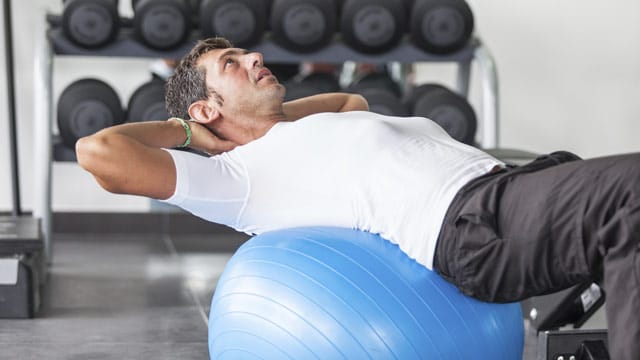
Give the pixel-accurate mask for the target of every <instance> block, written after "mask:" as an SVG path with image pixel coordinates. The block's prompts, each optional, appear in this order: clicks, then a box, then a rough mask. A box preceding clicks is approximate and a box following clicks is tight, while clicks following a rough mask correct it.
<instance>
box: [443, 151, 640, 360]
mask: <svg viewBox="0 0 640 360" xmlns="http://www.w3.org/2000/svg"><path fill="white" fill-rule="evenodd" d="M569 160H574V158H572V156H571V154H569V153H554V154H551V155H549V156H546V157H544V158H541V159H538V160H536V161H533V162H532V163H530V164H527V165H524V166H521V167H517V168H514V169H508V170H504V171H501V172H498V173H495V174H489V175H486V176H483V177H480V178H478V179H476V180H474V181H471V182H470V183H469V184H467V185H465V187H463V189H461V190H460V192H459V193H458V194H457V196H456V198H455V199H454V201H453V203H452V204H451V205H450V207H449V210H448V212H447V215H446V217H445V220H444V223H443V227H442V230H441V233H440V238H439V240H438V245H437V249H436V255H435V259H434V268H435V270H436V271H437V272H439V273H440V274H441V275H442V276H443V277H444V278H445V279H447V280H448V281H450V282H452V283H453V284H455V285H456V286H457V287H458V288H459V289H460V290H461V291H462V292H463V293H465V294H467V295H470V296H472V297H475V298H478V299H480V300H484V301H490V302H513V301H519V300H522V299H525V298H528V297H531V296H535V295H542V294H547V293H551V292H555V291H558V290H561V289H564V288H567V287H570V286H573V285H576V284H578V283H582V282H585V281H590V280H594V279H604V284H603V285H604V289H605V291H606V293H607V302H606V311H607V321H608V328H609V351H610V354H611V358H612V359H617V360H624V359H633V360H637V359H640V154H630V155H621V156H612V157H606V158H597V159H590V160H577V161H569Z"/></svg>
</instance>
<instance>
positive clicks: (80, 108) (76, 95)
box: [58, 79, 125, 149]
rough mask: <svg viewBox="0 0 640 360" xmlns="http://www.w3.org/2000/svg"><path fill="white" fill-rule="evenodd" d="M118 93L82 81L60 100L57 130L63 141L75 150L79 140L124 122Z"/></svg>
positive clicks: (94, 82)
mask: <svg viewBox="0 0 640 360" xmlns="http://www.w3.org/2000/svg"><path fill="white" fill-rule="evenodd" d="M124 119H125V116H124V110H123V109H122V105H121V103H120V98H119V97H118V94H117V93H116V92H115V90H113V88H112V87H111V86H109V85H108V84H107V83H105V82H104V81H101V80H98V79H80V80H77V81H75V82H73V83H71V84H70V85H69V86H67V87H66V88H65V89H64V91H63V92H62V94H61V95H60V97H59V98H58V129H59V130H60V136H61V137H62V142H63V143H64V145H65V146H66V147H68V148H71V149H74V148H75V144H76V141H78V139H79V138H81V137H83V136H87V135H91V134H94V133H95V132H97V131H99V130H101V129H104V128H107V127H109V126H113V125H117V124H121V123H122V122H124Z"/></svg>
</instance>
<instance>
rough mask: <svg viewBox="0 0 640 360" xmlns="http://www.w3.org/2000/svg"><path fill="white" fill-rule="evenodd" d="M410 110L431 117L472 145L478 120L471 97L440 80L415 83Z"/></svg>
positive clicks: (408, 104) (409, 101)
mask: <svg viewBox="0 0 640 360" xmlns="http://www.w3.org/2000/svg"><path fill="white" fill-rule="evenodd" d="M405 104H406V107H407V110H408V111H409V113H410V114H413V115H414V116H421V117H425V118H428V119H431V120H433V121H435V122H436V123H438V125H440V126H442V128H444V130H445V131H446V132H447V133H448V134H449V135H450V136H451V137H452V138H454V139H456V140H458V141H460V142H463V143H465V144H469V145H472V144H473V141H474V139H475V136H476V130H477V127H478V121H477V119H476V114H475V112H474V111H473V108H472V107H471V105H470V104H469V102H467V100H466V99H465V98H464V97H462V96H460V95H458V94H456V93H454V92H453V91H451V90H449V89H447V88H446V87H444V86H442V85H438V84H424V85H420V86H418V87H415V88H414V89H413V90H412V91H411V93H410V94H409V96H408V98H407V99H406V102H405Z"/></svg>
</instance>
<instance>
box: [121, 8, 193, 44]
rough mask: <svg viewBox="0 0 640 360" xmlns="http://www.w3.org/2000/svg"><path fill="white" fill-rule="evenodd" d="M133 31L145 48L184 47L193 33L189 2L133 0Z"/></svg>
mask: <svg viewBox="0 0 640 360" xmlns="http://www.w3.org/2000/svg"><path fill="white" fill-rule="evenodd" d="M131 5H132V6H133V12H134V17H133V27H134V29H135V32H136V35H137V36H138V38H139V39H140V41H142V42H143V43H144V44H145V45H147V46H149V47H151V48H154V49H158V50H168V49H172V48H175V47H177V46H178V45H180V44H182V43H183V42H184V41H185V40H186V38H187V36H188V35H189V32H190V31H191V27H192V23H191V5H190V4H189V2H188V0H132V2H131Z"/></svg>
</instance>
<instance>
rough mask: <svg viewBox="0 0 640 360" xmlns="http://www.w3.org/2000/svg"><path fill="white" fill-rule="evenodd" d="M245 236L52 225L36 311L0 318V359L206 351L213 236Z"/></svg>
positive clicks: (217, 267) (221, 261) (218, 264)
mask: <svg viewBox="0 0 640 360" xmlns="http://www.w3.org/2000/svg"><path fill="white" fill-rule="evenodd" d="M244 239H245V237H244V236H243V235H233V234H214V235H211V236H203V235H200V236H197V235H157V234H156V235H149V234H146V235H145V234H142V235H141V234H136V235H113V234H111V235H105V234H56V235H55V237H54V242H53V243H54V247H53V258H52V260H53V261H52V265H51V267H50V270H49V279H48V282H47V285H46V286H45V288H44V289H45V292H44V296H43V304H42V308H41V311H40V313H39V314H38V316H37V318H36V319H32V320H0V359H21V360H22V359H25V360H26V359H38V360H39V359H47V360H49V359H50V360H54V359H78V360H80V359H82V360H89V359H96V360H97V359H119V360H120V359H208V349H207V314H208V312H209V303H210V301H211V296H212V294H213V290H214V288H215V286H216V282H217V280H218V277H219V276H220V274H221V272H222V269H223V267H224V265H225V264H226V262H227V260H228V259H229V257H230V256H231V253H230V252H226V251H225V252H220V242H224V243H226V244H240V243H241V242H242V240H244ZM225 248H226V249H227V250H229V246H226V247H225Z"/></svg>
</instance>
